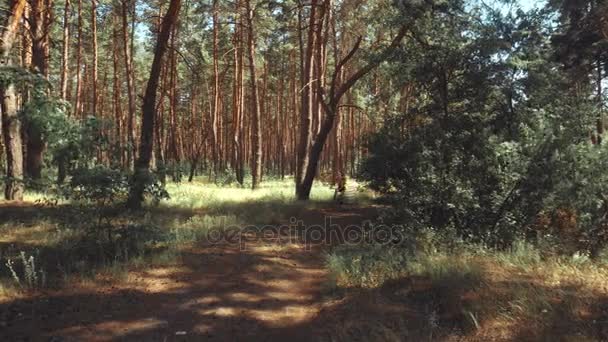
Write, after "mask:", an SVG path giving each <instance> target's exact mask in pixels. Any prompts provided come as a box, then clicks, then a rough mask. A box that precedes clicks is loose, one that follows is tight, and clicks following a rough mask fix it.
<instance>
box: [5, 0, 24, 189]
mask: <svg viewBox="0 0 608 342" xmlns="http://www.w3.org/2000/svg"><path fill="white" fill-rule="evenodd" d="M25 6H26V3H25V0H12V1H11V3H10V12H9V13H10V14H9V15H7V19H6V20H5V22H4V23H3V25H2V37H1V38H2V39H1V40H0V57H1V58H2V63H3V64H4V65H10V64H11V61H10V52H11V49H12V47H13V42H14V41H15V36H16V33H17V28H18V25H19V22H20V21H21V18H22V16H23V12H24V10H25ZM0 96H1V97H2V103H1V106H2V136H3V137H4V147H5V149H6V178H7V179H6V182H5V188H4V198H5V199H7V200H19V201H20V200H22V199H23V150H22V141H21V123H20V121H19V117H18V115H17V97H16V95H15V87H14V85H12V84H9V85H5V86H4V88H2V89H0Z"/></svg>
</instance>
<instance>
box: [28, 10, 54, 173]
mask: <svg viewBox="0 0 608 342" xmlns="http://www.w3.org/2000/svg"><path fill="white" fill-rule="evenodd" d="M30 5H31V18H30V19H31V20H30V24H31V33H32V67H33V68H34V71H35V72H38V73H39V74H40V75H42V76H44V77H45V78H48V60H47V44H48V33H49V32H48V30H49V29H50V28H49V27H48V26H47V22H48V19H47V16H48V12H47V11H49V10H50V9H49V8H47V6H46V5H47V3H46V1H45V0H32V1H31V3H30ZM25 131H26V132H27V144H26V147H27V153H26V162H25V172H26V174H27V176H28V177H30V178H31V179H34V180H39V179H40V178H41V176H42V167H43V164H44V159H43V155H44V151H45V149H46V142H45V141H44V139H43V136H42V131H41V128H40V127H36V125H35V124H33V123H28V124H27V127H26V129H25Z"/></svg>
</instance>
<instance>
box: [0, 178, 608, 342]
mask: <svg viewBox="0 0 608 342" xmlns="http://www.w3.org/2000/svg"><path fill="white" fill-rule="evenodd" d="M169 190H170V192H171V193H172V199H171V200H170V201H169V203H168V204H167V205H164V206H161V207H158V208H154V209H150V210H149V211H147V212H146V213H143V214H141V213H140V214H137V215H135V214H128V213H127V214H125V213H122V212H121V213H110V214H107V215H114V216H112V221H111V223H112V225H113V226H115V227H118V228H120V227H121V225H123V222H127V221H128V222H130V223H129V224H131V225H132V226H129V229H131V230H137V229H140V228H141V227H143V226H145V227H156V228H155V229H153V230H152V233H153V234H152V235H150V234H151V233H150V232H149V231H142V233H141V235H137V236H136V238H137V239H138V240H142V239H143V240H145V241H146V243H145V246H143V247H142V246H139V247H133V246H131V247H129V246H130V245H129V243H127V242H125V243H123V244H119V243H118V242H119V241H122V240H120V238H119V236H120V235H117V236H118V237H117V238H116V239H115V240H114V245H112V248H115V249H113V250H112V251H113V252H112V253H108V251H107V250H108V248H109V247H108V245H104V244H103V243H102V242H99V241H97V240H98V239H100V237H99V236H98V235H95V234H83V233H82V232H80V230H79V229H77V228H75V227H80V226H81V225H83V224H84V223H83V222H85V221H89V220H92V217H94V216H92V215H95V214H96V212H89V211H86V210H87V209H85V211H84V212H83V211H82V210H83V209H76V208H74V207H73V206H71V205H68V204H48V203H44V202H40V201H38V202H23V203H0V223H1V224H2V225H0V232H1V234H0V260H2V262H3V263H4V262H6V261H7V260H12V261H13V269H14V272H15V275H14V276H13V275H11V273H10V272H8V271H7V269H8V268H7V267H5V265H0V269H2V271H1V272H0V276H1V277H0V280H1V281H2V282H0V341H201V340H209V341H284V340H291V341H544V340H547V341H549V340H551V341H553V340H563V341H602V340H604V339H603V338H604V337H606V338H608V334H606V333H607V332H608V322H607V321H606V319H607V317H608V315H606V313H608V296H607V295H606V294H607V292H608V289H607V286H606V279H608V277H607V274H606V273H607V271H606V269H605V268H602V269H598V268H595V267H593V268H592V267H591V266H589V267H587V266H570V265H567V266H564V265H561V264H560V265H558V266H559V268H558V266H555V267H553V266H551V265H549V264H546V263H545V264H542V265H540V264H539V265H537V266H534V267H530V265H529V264H526V269H527V270H526V271H523V268H520V267H515V266H506V265H505V264H504V263H501V262H498V261H497V260H498V259H497V258H496V257H495V256H491V257H489V256H483V255H482V256H481V257H480V256H479V255H476V256H473V257H470V256H464V255H463V256H458V257H456V256H447V257H442V256H435V257H433V258H434V259H433V260H432V261H431V262H428V263H427V266H425V267H427V268H426V269H425V270H427V271H428V270H431V271H429V272H430V273H425V274H414V272H412V273H411V274H409V275H403V276H402V275H396V276H393V277H392V278H393V279H388V280H386V281H383V282H381V283H379V284H378V286H363V287H356V286H355V287H351V286H342V285H341V284H340V281H339V280H338V279H335V277H336V274H333V273H332V272H331V271H330V269H331V267H330V265H329V264H328V263H329V261H328V260H330V259H331V258H330V255H331V254H332V253H334V251H336V250H338V249H339V246H336V245H337V243H336V241H335V240H333V241H330V242H328V241H326V240H325V239H323V237H327V236H336V235H327V232H328V230H330V231H332V232H344V230H345V229H347V228H348V227H353V226H357V227H360V226H361V225H363V224H364V223H365V222H366V221H368V220H373V219H375V218H376V216H377V215H378V213H379V210H380V207H378V206H376V205H374V204H372V203H369V202H367V201H366V200H365V199H362V200H357V201H356V202H358V203H355V204H346V205H338V204H336V203H334V202H332V201H331V196H332V195H333V192H332V191H329V190H327V189H325V188H323V189H321V188H318V189H316V190H317V192H316V193H317V195H316V196H317V197H316V198H315V200H314V201H312V203H310V204H301V203H295V202H293V201H292V200H291V198H290V196H291V183H285V184H274V185H271V186H269V188H268V189H266V190H264V189H263V190H261V191H260V192H258V193H256V194H254V195H252V194H250V193H251V192H250V191H249V190H246V189H233V188H222V187H217V188H209V187H208V186H198V185H192V186H189V185H182V186H179V187H178V186H176V187H173V188H170V189H169ZM180 192H184V193H186V192H187V193H188V194H187V195H184V193H180ZM205 196H206V198H204V197H205ZM30 199H32V200H33V199H34V197H32V196H30ZM85 217H87V218H89V220H83V218H85ZM134 223H136V225H133V224H134ZM140 225H141V226H140ZM247 225H249V226H247ZM227 226H231V227H238V229H237V228H235V230H231V229H227ZM294 226H295V227H300V226H301V227H307V228H308V229H304V230H301V229H297V228H295V229H279V228H285V227H294ZM214 227H215V228H217V227H219V228H221V231H231V232H233V233H234V234H227V235H222V237H223V239H219V235H218V236H216V237H214V238H210V236H213V232H212V228H214ZM244 227H246V228H244ZM311 227H312V229H311ZM201 231H203V233H201ZM159 232H170V234H169V235H168V236H169V237H167V236H166V235H162V234H161V235H158V234H159ZM319 232H324V233H325V234H326V235H323V234H321V235H319ZM155 234H156V235H155ZM103 235H104V234H103V233H102V234H101V236H103ZM91 236H93V237H94V239H93V238H92V237H91ZM203 236H204V237H206V238H204V237H203ZM338 236H339V234H338ZM235 237H236V238H235ZM91 239H93V240H95V241H94V242H92V240H91ZM115 245H120V247H116V246H115ZM99 250H101V251H99ZM21 251H24V254H23V256H24V257H21ZM129 253H131V254H129ZM108 254H110V255H113V256H114V260H107V258H106V259H105V260H102V259H104V257H105V256H107V255H108ZM127 254H129V255H128V256H127ZM116 255H120V257H116ZM353 259H356V260H355V262H358V260H359V261H361V262H363V260H362V259H361V258H353ZM368 259H369V258H368ZM520 259H521V256H520ZM29 260H34V261H35V262H36V265H35V267H30V268H29V269H30V271H28V267H26V266H24V265H26V264H28V265H31V264H30V263H29ZM429 260H430V259H429ZM509 260H514V259H513V257H512V256H510V259H509ZM372 262H376V260H375V259H374V260H372ZM378 262H379V263H380V262H381V260H378ZM20 264H23V265H22V266H21V267H20ZM378 265H380V264H378ZM32 268H33V270H32ZM541 270H548V271H546V272H552V273H551V276H548V275H547V276H546V277H545V275H544V273H542V272H545V271H542V272H541ZM558 271H559V274H557V272H558ZM28 272H29V275H28ZM425 272H426V271H425ZM565 273H567V275H564V274H565ZM581 275H583V276H584V277H585V279H584V280H582V281H581V282H574V281H572V279H575V278H580V277H581ZM592 277H593V278H592ZM15 278H17V280H19V281H20V285H18V286H17V285H15V284H14V283H15V282H16V281H15ZM41 278H45V279H41ZM11 282H12V284H13V285H11ZM556 338H557V339H556Z"/></svg>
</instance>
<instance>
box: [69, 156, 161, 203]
mask: <svg viewBox="0 0 608 342" xmlns="http://www.w3.org/2000/svg"><path fill="white" fill-rule="evenodd" d="M129 190H130V176H129V174H128V173H127V172H125V171H122V170H117V169H111V168H107V167H105V166H101V165H97V166H94V167H92V168H78V169H76V170H74V171H73V172H72V174H71V179H70V181H69V184H68V185H67V187H65V188H64V196H65V197H66V198H68V199H71V200H75V201H78V202H82V203H88V204H95V205H97V206H102V207H103V206H108V205H115V204H119V203H122V202H124V201H126V200H127V197H128V194H129ZM145 194H147V195H149V196H150V197H151V198H152V200H153V201H154V202H159V201H160V200H162V199H168V198H169V194H168V193H167V191H166V190H165V188H164V186H163V185H162V184H160V182H158V180H157V179H156V177H155V176H154V175H152V174H149V177H147V178H146V179H145Z"/></svg>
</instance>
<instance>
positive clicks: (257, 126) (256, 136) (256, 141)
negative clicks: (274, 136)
mask: <svg viewBox="0 0 608 342" xmlns="http://www.w3.org/2000/svg"><path fill="white" fill-rule="evenodd" d="M245 6H246V8H247V24H248V26H249V32H248V36H247V43H248V44H247V45H248V46H247V48H248V56H249V73H250V74H251V75H250V83H251V114H252V116H251V117H252V121H253V122H252V125H253V132H252V141H251V146H252V157H253V158H252V165H251V176H252V178H253V180H252V183H251V184H252V185H251V188H252V189H253V190H256V189H258V188H259V186H260V177H261V175H262V132H261V131H262V126H261V123H260V102H259V94H258V85H257V75H256V70H255V69H256V67H255V28H254V27H253V17H254V9H253V8H252V7H251V3H250V0H245Z"/></svg>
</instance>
